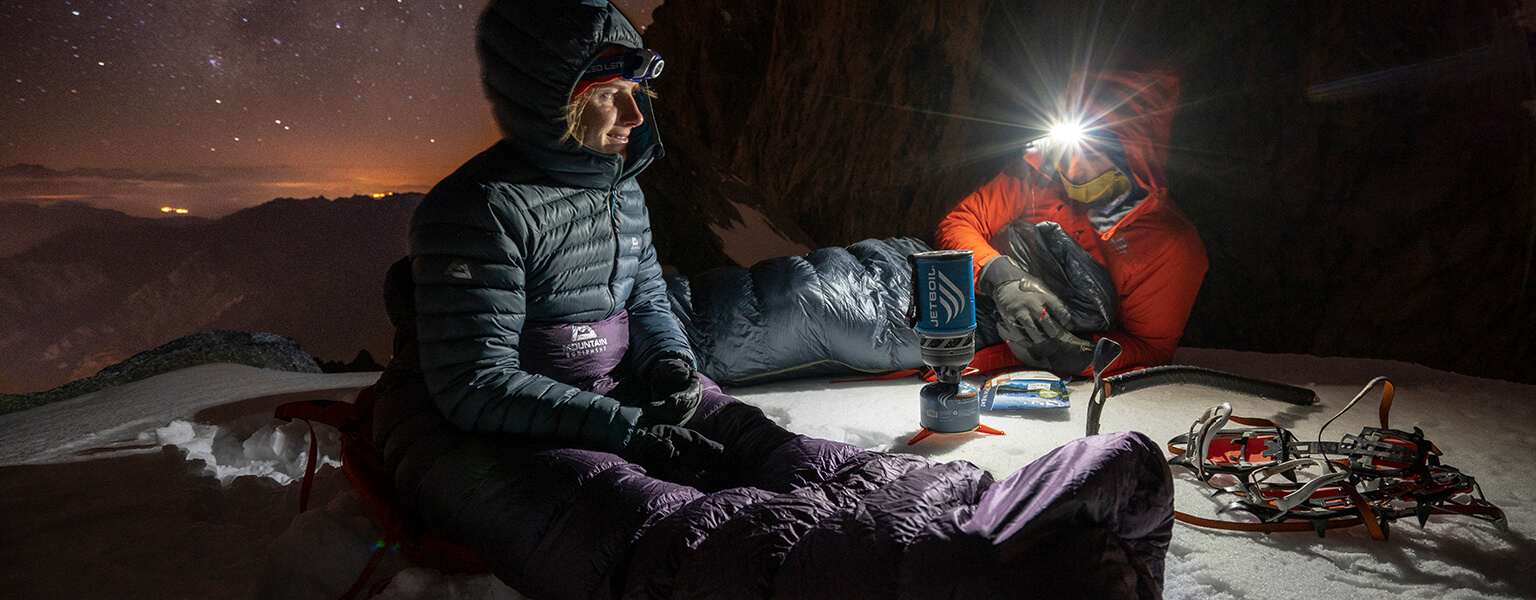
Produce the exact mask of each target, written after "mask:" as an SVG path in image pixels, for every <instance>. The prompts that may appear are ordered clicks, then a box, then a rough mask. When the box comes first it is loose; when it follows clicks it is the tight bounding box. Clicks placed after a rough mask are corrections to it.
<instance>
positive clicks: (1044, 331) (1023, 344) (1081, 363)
mask: <svg viewBox="0 0 1536 600" xmlns="http://www.w3.org/2000/svg"><path fill="white" fill-rule="evenodd" d="M1036 325H1038V327H1035V328H1030V329H1027V330H1020V329H1016V328H1014V327H1013V326H1012V325H1010V324H1009V323H1007V322H1006V320H1005V321H1000V322H998V324H997V333H998V335H1001V336H1003V340H1004V341H1006V342H1008V349H1009V350H1011V351H1013V355H1014V356H1015V357H1018V359H1019V362H1022V363H1024V364H1026V365H1029V366H1031V367H1037V368H1041V369H1045V370H1047V371H1051V372H1053V373H1069V374H1073V375H1076V374H1078V373H1082V372H1083V370H1084V369H1087V368H1088V365H1090V364H1092V363H1093V344H1092V343H1090V342H1088V341H1086V340H1084V339H1082V338H1080V337H1077V336H1075V335H1072V332H1070V331H1067V330H1066V329H1064V328H1062V326H1061V324H1060V323H1057V322H1056V319H1054V318H1052V317H1051V316H1050V315H1046V317H1045V318H1043V319H1041V320H1040V321H1039V322H1038V323H1036Z"/></svg>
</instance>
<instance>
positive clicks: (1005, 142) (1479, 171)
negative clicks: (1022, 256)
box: [646, 0, 1536, 382]
mask: <svg viewBox="0 0 1536 600" xmlns="http://www.w3.org/2000/svg"><path fill="white" fill-rule="evenodd" d="M1516 7H1517V3H1515V2H1501V1H1447V2H1433V3H1430V2H1414V3H1399V2H1393V3H1341V2H1300V3H1256V2H1187V1H1174V0H1148V1H1130V0H1107V1H1105V2H1096V3H1078V2H1068V1H1065V0H1052V1H1040V2H1017V1H1006V0H915V1H912V2H900V3H893V2H882V1H879V0H845V1H840V2H835V3H826V2H807V1H795V0H746V1H742V2H724V1H723V0H667V1H666V3H665V4H663V5H662V6H661V7H659V8H658V9H656V11H655V13H654V16H655V22H654V24H653V25H652V26H651V28H650V29H649V30H648V31H647V35H646V37H647V41H648V43H649V44H650V45H651V46H652V47H654V48H656V49H657V50H658V51H660V52H662V54H663V55H664V56H666V57H667V59H668V67H667V69H668V70H667V72H666V74H665V76H663V77H662V78H660V79H658V80H657V88H658V89H659V90H660V91H661V93H662V100H661V102H659V104H658V108H659V111H660V113H659V115H658V118H659V119H660V120H661V122H662V123H663V126H664V127H665V129H663V131H664V132H666V133H664V135H665V136H676V135H685V136H691V137H692V138H695V139H694V142H693V143H691V144H689V145H687V146H686V147H687V150H686V151H684V150H681V149H679V152H686V153H688V154H689V155H690V156H689V157H688V160H690V161H692V162H693V163H695V164H710V165H714V168H715V169H717V170H718V171H720V172H721V173H724V174H726V175H729V176H734V177H738V178H740V180H741V181H742V182H743V183H745V184H746V187H748V188H750V189H752V190H755V193H758V194H761V195H762V196H763V198H762V200H761V201H762V203H763V204H764V205H765V206H766V208H767V209H768V210H771V211H777V212H779V213H781V214H784V215H787V216H788V218H789V219H790V220H792V221H793V224H794V225H797V226H798V227H800V228H801V229H803V230H804V231H805V232H806V233H807V234H809V236H810V237H811V239H812V242H813V243H814V244H816V245H822V246H826V245H844V244H848V243H851V242H853V241H856V240H858V239H862V238H866V237H884V236H889V235H914V236H930V235H931V232H932V229H933V226H934V224H936V223H937V221H938V219H939V218H940V216H942V215H943V214H944V213H945V212H946V211H947V210H948V209H949V208H950V207H952V206H953V205H954V204H955V203H956V202H958V201H959V200H960V199H961V198H963V197H964V195H965V194H966V193H967V192H969V191H970V190H971V189H972V188H974V187H975V186H976V185H978V184H980V183H982V182H984V181H985V180H986V179H988V178H990V177H991V176H992V175H993V174H995V173H996V172H997V170H998V169H999V168H1000V167H1001V165H1002V164H1003V163H1004V162H1005V161H1006V160H1008V159H1009V158H1010V157H1011V156H1014V155H1015V154H1016V151H1017V147H1018V143H1019V142H1021V141H1022V140H1023V139H1024V138H1026V137H1028V136H1029V135H1030V131H1031V130H1030V129H1029V127H1030V126H1040V125H1043V124H1044V123H1042V122H1041V121H1042V119H1041V118H1040V114H1041V109H1042V107H1044V106H1047V105H1048V100H1049V99H1050V98H1051V97H1052V94H1053V93H1054V90H1058V89H1060V88H1061V86H1062V83H1063V82H1064V81H1065V79H1066V77H1067V76H1068V75H1069V74H1070V72H1071V71H1072V70H1073V69H1074V68H1075V67H1077V66H1081V65H1084V64H1088V65H1095V64H1098V63H1099V62H1100V61H1102V60H1103V59H1104V57H1106V56H1108V55H1110V54H1112V53H1132V54H1140V55H1146V56H1151V57H1156V58H1160V59H1165V60H1169V61H1172V62H1174V63H1176V64H1178V65H1180V66H1181V67H1182V68H1183V69H1184V71H1185V74H1186V81H1185V90H1184V102H1183V106H1182V107H1181V108H1180V113H1179V115H1178V117H1177V119H1176V122H1175V127H1174V139H1173V144H1172V145H1173V147H1172V149H1171V152H1170V164H1169V178H1170V188H1171V190H1172V195H1173V198H1174V199H1175V201H1176V202H1177V203H1178V204H1179V205H1180V206H1181V207H1182V208H1183V209H1184V211H1185V212H1186V213H1187V214H1189V216H1190V218H1191V219H1192V220H1193V221H1194V222H1195V224H1196V226H1197V227H1198V228H1199V230H1200V232H1201V236H1202V238H1203V239H1204V240H1205V244H1206V248H1207V252H1208V254H1209V256H1210V260H1211V270H1210V272H1209V273H1208V275H1207V277H1206V281H1205V285H1204V287H1203V288H1202V291H1201V295H1200V298H1199V300H1198V302H1197V304H1196V306H1195V309H1194V312H1193V314H1192V316H1191V319H1190V323H1189V325H1188V327H1187V329H1186V332H1185V337H1184V339H1183V341H1182V343H1183V344H1184V345H1186V346H1195V347H1210V348H1232V349H1240V350H1257V351H1265V352H1289V353H1303V354H1312V355H1319V356H1360V357H1375V358H1386V359H1394V360H1404V361H1409V362H1416V363H1421V364H1424V365H1428V366H1432V367H1437V368H1443V369H1448V370H1454V371H1459V372H1464V373H1469V374H1475V375H1482V376H1490V377H1496V378H1503V379H1511V380H1517V381H1528V382H1536V353H1533V343H1532V341H1533V337H1536V302H1533V295H1536V281H1533V278H1532V276H1531V271H1532V268H1531V267H1532V260H1533V252H1536V178H1533V177H1532V174H1533V173H1532V166H1533V164H1536V135H1533V133H1536V132H1533V126H1532V125H1533V123H1532V118H1531V111H1530V110H1528V107H1530V106H1532V105H1531V104H1529V103H1530V102H1532V99H1533V98H1536V91H1533V87H1536V77H1533V74H1532V60H1531V48H1532V47H1533V43H1532V42H1531V38H1532V33H1531V29H1530V28H1528V27H1527V26H1526V24H1525V23H1524V22H1523V21H1522V20H1521V16H1520V15H1519V11H1518V10H1517V9H1516ZM668 139H670V137H669V138H668ZM680 148H681V147H680ZM669 151H671V149H670V148H669ZM699 154H703V155H705V156H702V157H700V156H697V155H699ZM715 193H721V192H719V191H715ZM649 197H650V199H651V203H652V204H653V205H665V204H667V203H668V202H669V201H672V197H671V196H669V195H668V194H667V193H665V192H663V193H656V192H654V191H653V192H652V193H651V194H650V196H649ZM690 201H691V202H697V199H694V200H690ZM665 233H666V232H664V231H661V230H660V228H658V236H662V237H664V234H665ZM667 258H668V257H667V255H666V253H664V254H663V259H664V260H666V259H667ZM671 262H674V263H675V262H678V261H676V260H672V261H671Z"/></svg>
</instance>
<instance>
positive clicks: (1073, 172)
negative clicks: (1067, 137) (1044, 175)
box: [1056, 145, 1115, 185]
mask: <svg viewBox="0 0 1536 600" xmlns="http://www.w3.org/2000/svg"><path fill="white" fill-rule="evenodd" d="M1056 164H1057V168H1058V169H1059V170H1060V171H1061V174H1062V176H1064V177H1066V178H1067V180H1068V181H1071V182H1072V183H1076V184H1078V185H1082V184H1085V183H1088V182H1090V181H1093V180H1094V179H1095V178H1097V177H1098V176H1100V175H1103V174H1105V173H1108V172H1109V171H1110V170H1112V169H1114V168H1115V163H1114V162H1113V161H1111V160H1109V157H1108V156H1106V155H1105V154H1104V153H1103V152H1099V151H1098V150H1095V149H1093V148H1091V147H1088V146H1086V145H1085V146H1082V147H1080V148H1078V149H1077V151H1075V152H1070V153H1068V154H1067V155H1066V156H1063V157H1062V158H1061V160H1060V161H1059V162H1057V163H1056Z"/></svg>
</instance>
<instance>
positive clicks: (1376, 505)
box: [1168, 377, 1508, 540]
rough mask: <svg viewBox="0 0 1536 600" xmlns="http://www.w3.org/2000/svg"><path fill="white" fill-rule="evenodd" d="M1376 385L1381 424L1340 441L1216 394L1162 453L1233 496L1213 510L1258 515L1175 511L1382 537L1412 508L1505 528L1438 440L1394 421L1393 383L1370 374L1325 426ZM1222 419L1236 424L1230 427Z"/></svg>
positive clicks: (1195, 521)
mask: <svg viewBox="0 0 1536 600" xmlns="http://www.w3.org/2000/svg"><path fill="white" fill-rule="evenodd" d="M1377 387H1380V388H1381V390H1382V392H1381V407H1380V411H1379V412H1380V418H1381V427H1366V428H1364V429H1363V430H1362V431H1361V433H1360V435H1345V436H1344V437H1343V438H1342V439H1341V440H1340V441H1338V442H1321V441H1318V442H1302V441H1297V439H1296V436H1295V435H1293V434H1292V433H1291V432H1290V431H1288V430H1286V429H1285V428H1283V427H1281V426H1279V425H1277V424H1276V423H1274V422H1273V421H1269V420H1267V419H1257V418H1250V417H1238V416H1233V415H1232V407H1231V405H1229V404H1227V403H1222V404H1219V405H1216V406H1213V407H1211V408H1209V409H1206V411H1205V413H1204V414H1203V415H1201V416H1200V418H1199V419H1197V420H1196V421H1195V422H1194V424H1193V425H1192V426H1191V427H1190V430H1189V433H1187V434H1184V435H1180V436H1178V437H1175V438H1173V439H1172V440H1170V441H1169V442H1168V450H1169V452H1172V453H1173V454H1174V457H1173V458H1172V459H1170V460H1169V461H1168V462H1169V464H1172V465H1177V466H1181V467H1184V468H1187V469H1189V471H1190V472H1191V473H1193V475H1194V477H1195V478H1196V479H1199V480H1200V481H1203V482H1205V483H1206V484H1208V485H1211V486H1212V487H1213V488H1215V489H1216V494H1217V495H1228V496H1231V497H1232V498H1233V499H1232V501H1231V502H1229V503H1228V504H1227V505H1226V506H1224V507H1222V508H1221V509H1219V510H1218V511H1217V512H1218V513H1227V512H1233V511H1240V512H1246V513H1248V514H1250V515H1252V516H1254V517H1256V518H1257V519H1258V522H1252V521H1224V520H1218V519H1206V518H1202V517H1196V516H1193V515H1189V514H1186V513H1183V512H1175V513H1174V517H1175V518H1177V519H1178V520H1180V521H1183V522H1185V523H1189V524H1191V525H1198V526H1202V527H1211V528H1215V529H1226V530H1234V531H1259V532H1275V531H1316V532H1317V534H1318V536H1323V535H1324V534H1325V533H1326V532H1327V531H1328V530H1329V529H1339V528H1345V527H1355V526H1360V525H1364V526H1365V527H1366V528H1367V529H1368V530H1369V531H1370V533H1371V537H1373V538H1375V539H1378V540H1385V539H1387V534H1388V532H1389V525H1390V524H1391V523H1392V522H1393V521H1396V520H1398V519H1400V518H1403V517H1408V516H1412V517H1415V518H1417V519H1418V521H1419V526H1420V527H1423V526H1424V524H1425V523H1426V522H1427V521H1428V520H1429V517H1430V515H1435V514H1453V515H1465V516H1469V517H1473V518H1476V519H1482V520H1484V521H1488V522H1490V523H1493V524H1494V525H1495V526H1496V527H1498V528H1499V529H1500V530H1501V531H1507V530H1508V525H1507V523H1506V521H1505V520H1504V511H1502V510H1499V508H1498V507H1497V506H1494V505H1493V504H1491V503H1489V502H1488V500H1487V499H1486V498H1485V497H1484V496H1483V492H1482V488H1480V487H1478V485H1477V481H1476V480H1475V479H1473V478H1472V476H1470V475H1467V474H1465V473H1462V472H1461V471H1459V470H1457V469H1455V468H1453V467H1450V466H1448V465H1443V464H1441V463H1440V456H1441V453H1440V449H1439V448H1437V447H1435V444H1434V443H1433V442H1430V441H1429V440H1427V439H1425V437H1424V432H1423V431H1422V430H1420V429H1419V428H1417V427H1415V428H1413V431H1412V432H1407V431H1401V430H1397V429H1392V428H1391V427H1390V426H1389V425H1388V422H1387V414H1388V412H1389V411H1390V410H1391V407H1392V394H1393V388H1392V382H1390V381H1387V379H1386V378H1385V377H1377V378H1376V379H1373V380H1371V382H1370V383H1369V384H1367V385H1366V386H1365V389H1362V390H1361V391H1360V393H1359V394H1357V395H1356V396H1355V397H1354V399H1353V400H1350V401H1349V404H1347V405H1345V407H1344V409H1343V410H1340V411H1339V413H1338V414H1336V415H1334V416H1333V418H1332V419H1329V420H1328V422H1327V423H1324V424H1323V427H1322V428H1321V429H1319V430H1318V435H1317V437H1318V438H1319V439H1322V437H1323V431H1325V430H1327V428H1328V425H1329V424H1331V423H1333V421H1334V420H1335V419H1338V418H1339V417H1340V416H1342V415H1343V414H1344V413H1345V412H1347V411H1348V410H1349V409H1350V408H1352V407H1354V405H1355V404H1356V403H1358V402H1359V401H1360V399H1361V398H1364V397H1365V395H1366V394H1368V393H1370V391H1371V390H1372V389H1375V388H1377ZM1228 424H1237V425H1241V426H1243V427H1235V428H1228V427H1227V425H1228Z"/></svg>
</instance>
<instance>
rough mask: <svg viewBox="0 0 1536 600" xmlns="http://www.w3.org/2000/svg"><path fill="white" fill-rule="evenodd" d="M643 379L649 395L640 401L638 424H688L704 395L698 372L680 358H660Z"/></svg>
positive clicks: (643, 425) (644, 425)
mask: <svg viewBox="0 0 1536 600" xmlns="http://www.w3.org/2000/svg"><path fill="white" fill-rule="evenodd" d="M645 380H646V383H647V387H649V388H650V399H649V400H645V401H642V402H641V404H640V408H641V410H642V412H641V413H640V425H641V426H642V427H648V426H651V425H678V426H682V425H687V424H688V420H689V419H692V418H693V412H694V411H695V410H698V408H699V399H701V398H703V397H704V382H703V380H701V379H700V378H699V372H698V371H695V370H694V369H693V366H692V365H689V364H688V362H687V361H684V360H683V359H680V358H663V359H660V360H657V361H656V362H655V363H653V364H652V365H651V369H650V371H648V372H647V373H646V377H645Z"/></svg>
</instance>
